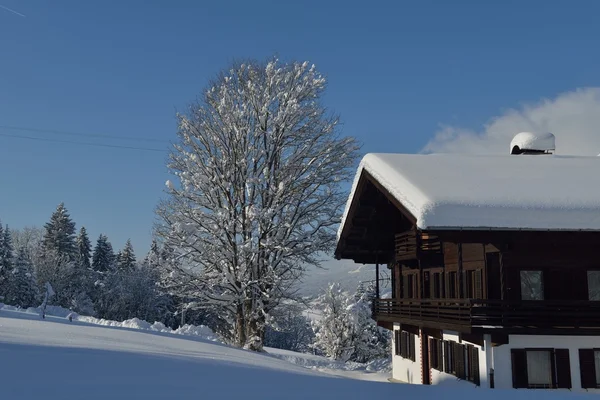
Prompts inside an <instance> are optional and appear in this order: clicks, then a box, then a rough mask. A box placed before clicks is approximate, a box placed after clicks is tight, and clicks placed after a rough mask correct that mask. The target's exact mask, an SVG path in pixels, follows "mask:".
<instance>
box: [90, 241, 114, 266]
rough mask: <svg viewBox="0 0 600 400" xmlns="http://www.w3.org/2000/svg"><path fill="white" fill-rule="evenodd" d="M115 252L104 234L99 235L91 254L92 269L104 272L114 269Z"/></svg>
mask: <svg viewBox="0 0 600 400" xmlns="http://www.w3.org/2000/svg"><path fill="white" fill-rule="evenodd" d="M114 264H115V253H114V251H113V248H112V245H111V244H110V242H109V241H108V238H107V237H106V236H105V235H102V234H101V235H100V236H99V237H98V241H97V242H96V247H94V253H93V254H92V269H93V270H94V271H96V272H101V273H106V272H110V271H112V270H113V269H114Z"/></svg>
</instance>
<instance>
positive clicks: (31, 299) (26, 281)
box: [4, 248, 38, 308]
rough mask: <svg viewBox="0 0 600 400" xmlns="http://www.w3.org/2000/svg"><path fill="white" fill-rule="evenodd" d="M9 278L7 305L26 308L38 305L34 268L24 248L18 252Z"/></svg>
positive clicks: (6, 296) (6, 294)
mask: <svg viewBox="0 0 600 400" xmlns="http://www.w3.org/2000/svg"><path fill="white" fill-rule="evenodd" d="M7 278H8V280H7V282H6V285H5V288H6V292H5V293H4V302H5V303H7V304H11V305H14V306H20V307H24V308H26V307H33V306H34V305H36V302H37V298H38V288H37V287H36V282H35V277H34V275H33V266H32V265H31V261H30V260H29V258H28V256H27V253H26V252H25V249H24V248H21V249H19V250H18V251H17V257H16V259H15V262H14V265H13V266H12V268H11V270H10V272H9V274H8V276H7Z"/></svg>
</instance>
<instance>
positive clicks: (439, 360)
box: [436, 340, 444, 371]
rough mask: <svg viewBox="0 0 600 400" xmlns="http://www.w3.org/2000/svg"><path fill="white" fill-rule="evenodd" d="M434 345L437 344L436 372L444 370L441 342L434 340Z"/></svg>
mask: <svg viewBox="0 0 600 400" xmlns="http://www.w3.org/2000/svg"><path fill="white" fill-rule="evenodd" d="M436 344H437V349H438V353H437V356H438V361H437V364H438V370H440V371H443V370H444V353H443V350H442V349H443V346H442V341H441V340H436Z"/></svg>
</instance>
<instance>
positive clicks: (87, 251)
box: [77, 226, 92, 269]
mask: <svg viewBox="0 0 600 400" xmlns="http://www.w3.org/2000/svg"><path fill="white" fill-rule="evenodd" d="M77 252H78V261H79V264H80V265H81V267H83V268H85V269H90V267H91V266H92V265H91V263H90V258H92V242H90V238H89V237H88V234H87V231H86V229H85V226H82V227H81V229H80V230H79V235H78V236H77Z"/></svg>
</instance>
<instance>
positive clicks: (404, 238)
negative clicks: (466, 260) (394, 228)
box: [394, 230, 442, 261]
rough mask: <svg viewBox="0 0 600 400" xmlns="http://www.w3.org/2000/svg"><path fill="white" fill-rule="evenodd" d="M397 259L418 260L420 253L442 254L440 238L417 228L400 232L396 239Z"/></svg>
mask: <svg viewBox="0 0 600 400" xmlns="http://www.w3.org/2000/svg"><path fill="white" fill-rule="evenodd" d="M394 240H395V241H394V243H395V253H396V261H406V260H416V259H417V258H418V257H419V256H420V255H433V254H442V244H441V242H440V239H439V238H438V237H437V236H435V235H431V234H429V233H418V232H417V231H415V230H410V231H406V232H403V233H398V234H396V236H395V239H394Z"/></svg>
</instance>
